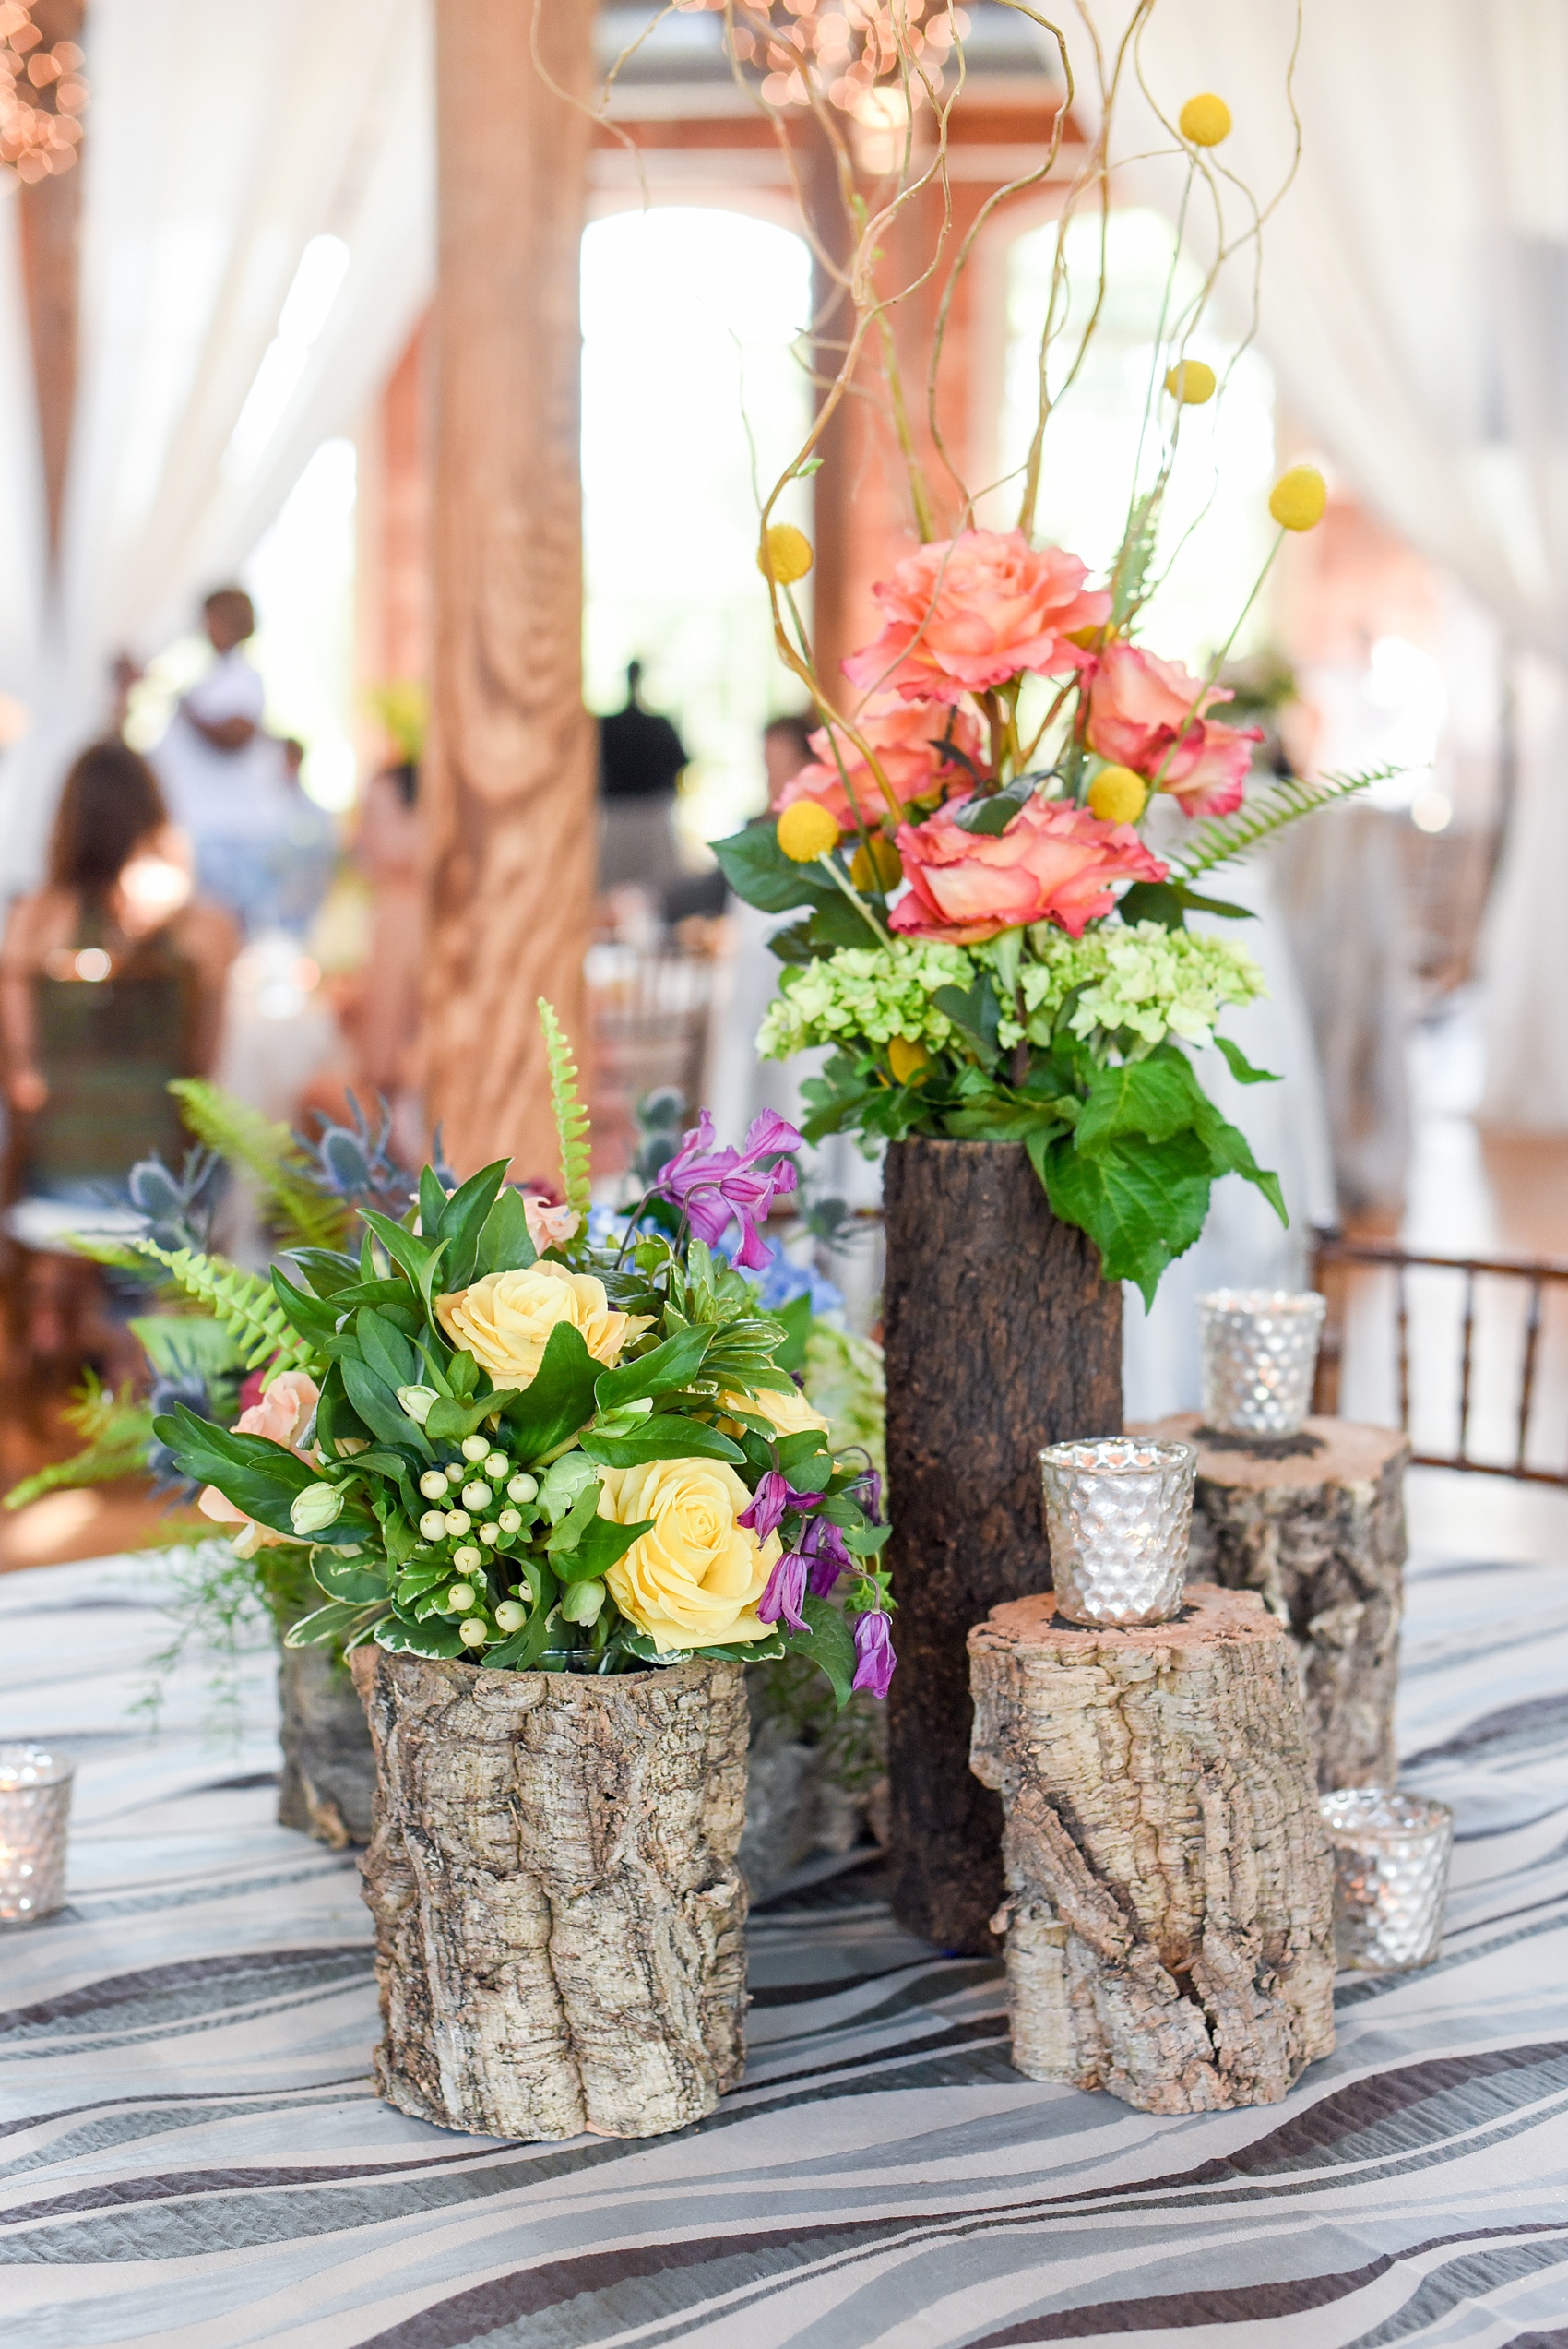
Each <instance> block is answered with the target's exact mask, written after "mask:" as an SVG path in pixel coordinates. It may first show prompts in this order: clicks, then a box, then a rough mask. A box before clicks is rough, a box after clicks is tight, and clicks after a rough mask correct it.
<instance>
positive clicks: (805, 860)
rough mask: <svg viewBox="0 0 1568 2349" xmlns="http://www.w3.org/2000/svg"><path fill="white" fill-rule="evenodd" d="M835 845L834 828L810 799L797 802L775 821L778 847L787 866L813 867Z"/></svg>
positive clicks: (829, 817)
mask: <svg viewBox="0 0 1568 2349" xmlns="http://www.w3.org/2000/svg"><path fill="white" fill-rule="evenodd" d="M837 844H838V827H837V824H836V823H835V821H834V819H833V817H831V816H830V815H829V814H828V812H827V810H826V807H824V806H822V805H820V804H819V803H818V802H817V801H816V800H814V799H797V800H793V801H791V803H790V805H789V806H788V807H787V808H786V809H785V810H784V813H783V815H782V816H780V817H779V818H778V845H779V847H780V848H781V849H782V850H783V852H784V854H785V855H786V856H787V857H788V858H789V859H790V863H791V864H814V863H815V862H816V859H817V858H818V857H819V856H826V853H827V852H828V850H829V849H830V848H836V847H837Z"/></svg>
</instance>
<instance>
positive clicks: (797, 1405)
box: [719, 1387, 827, 1436]
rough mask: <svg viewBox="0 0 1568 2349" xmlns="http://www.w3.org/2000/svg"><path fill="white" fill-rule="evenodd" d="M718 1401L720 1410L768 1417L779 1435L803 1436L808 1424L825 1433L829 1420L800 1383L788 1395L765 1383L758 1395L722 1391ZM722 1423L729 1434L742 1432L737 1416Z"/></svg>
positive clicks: (758, 1417) (721, 1425)
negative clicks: (807, 1398)
mask: <svg viewBox="0 0 1568 2349" xmlns="http://www.w3.org/2000/svg"><path fill="white" fill-rule="evenodd" d="M719 1408H720V1409H721V1410H724V1409H728V1410H730V1411H743V1412H748V1413H750V1414H751V1416H752V1418H753V1419H766V1421H767V1422H768V1424H769V1425H770V1426H771V1427H772V1428H773V1430H774V1433H775V1434H776V1435H779V1436H800V1435H803V1434H804V1432H805V1430H806V1429H807V1428H808V1427H817V1428H820V1429H821V1430H822V1431H823V1433H824V1434H826V1429H827V1422H826V1419H824V1417H823V1415H822V1413H821V1412H820V1411H814V1410H813V1409H812V1407H811V1405H810V1403H809V1402H807V1401H806V1399H805V1397H804V1395H802V1392H801V1390H800V1389H799V1387H791V1388H790V1392H789V1393H788V1394H787V1395H785V1394H780V1393H778V1392H776V1391H775V1389H773V1388H771V1387H765V1388H764V1389H762V1391H761V1393H760V1394H755V1395H720V1396H719ZM719 1426H720V1428H721V1429H722V1430H723V1432H724V1434H725V1435H727V1436H733V1435H737V1434H738V1433H739V1432H740V1430H739V1423H738V1422H737V1421H735V1420H732V1419H731V1420H729V1421H725V1420H722V1419H721V1420H720V1421H719Z"/></svg>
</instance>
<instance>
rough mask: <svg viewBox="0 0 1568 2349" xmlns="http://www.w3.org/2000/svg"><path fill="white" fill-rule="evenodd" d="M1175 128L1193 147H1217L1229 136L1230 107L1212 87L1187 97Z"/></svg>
mask: <svg viewBox="0 0 1568 2349" xmlns="http://www.w3.org/2000/svg"><path fill="white" fill-rule="evenodd" d="M1176 125H1177V128H1178V129H1179V130H1180V131H1181V134H1182V137H1183V138H1184V139H1186V140H1187V141H1188V142H1189V144H1190V145H1192V146H1194V147H1218V145H1219V144H1220V142H1221V141H1222V140H1223V139H1227V138H1229V136H1230V109H1229V106H1228V105H1227V104H1226V102H1225V101H1224V99H1223V98H1218V97H1216V95H1215V93H1214V91H1213V90H1212V89H1201V90H1199V92H1198V94H1197V96H1196V97H1195V98H1189V99H1188V101H1187V102H1186V104H1185V105H1184V106H1183V107H1182V111H1181V113H1179V114H1178V115H1177V117H1176Z"/></svg>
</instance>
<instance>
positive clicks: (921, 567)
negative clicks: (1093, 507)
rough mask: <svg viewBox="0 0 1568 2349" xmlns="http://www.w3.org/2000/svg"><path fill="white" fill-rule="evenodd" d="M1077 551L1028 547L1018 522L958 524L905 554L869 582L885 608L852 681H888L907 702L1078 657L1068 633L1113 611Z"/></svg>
mask: <svg viewBox="0 0 1568 2349" xmlns="http://www.w3.org/2000/svg"><path fill="white" fill-rule="evenodd" d="M1087 576H1088V574H1087V568H1086V566H1084V565H1083V564H1082V563H1080V562H1079V560H1078V558H1077V556H1076V555H1075V554H1065V553H1063V549H1062V548H1061V547H1059V546H1047V547H1041V548H1040V549H1039V550H1038V551H1037V550H1036V549H1035V548H1034V547H1032V546H1030V544H1029V543H1028V540H1027V539H1026V538H1025V536H1024V533H1023V531H963V532H962V533H961V534H960V535H959V536H958V537H957V538H954V539H939V540H935V541H933V542H932V544H931V545H929V546H922V547H920V548H918V549H917V550H916V552H915V553H914V554H907V555H906V556H905V557H904V560H903V561H902V562H901V563H900V564H899V565H898V566H897V568H896V569H895V571H894V573H893V576H892V578H890V579H882V580H879V581H878V583H877V585H876V586H875V587H874V588H873V590H872V593H873V595H874V596H875V598H876V600H877V602H878V603H879V604H880V605H881V606H882V609H883V611H884V612H885V614H886V615H887V625H886V626H885V628H884V629H883V631H882V634H881V635H880V636H879V637H878V638H877V639H876V642H875V643H874V644H868V645H867V646H866V648H865V650H864V651H863V652H854V653H851V654H850V656H849V660H848V661H846V662H845V663H844V674H845V675H846V676H847V677H849V678H850V679H852V680H853V682H854V683H855V684H856V685H858V686H875V685H881V684H887V685H889V686H896V687H897V691H898V692H899V693H900V694H902V696H903V698H904V699H905V700H906V701H921V700H924V701H957V700H958V699H959V698H960V697H961V696H962V695H964V694H966V693H984V692H985V691H986V690H987V689H988V688H989V687H990V686H1000V685H1005V684H1006V682H1007V680H1008V679H1009V678H1010V677H1016V676H1018V675H1020V674H1022V673H1023V672H1024V671H1025V670H1026V669H1028V670H1037V671H1045V672H1048V673H1049V672H1051V671H1053V670H1063V669H1072V668H1075V667H1078V666H1079V665H1081V663H1082V662H1083V660H1084V658H1085V656H1084V654H1083V653H1082V652H1081V651H1080V650H1079V649H1078V647H1077V646H1076V645H1075V644H1071V643H1069V642H1068V638H1070V637H1072V636H1074V635H1075V634H1076V633H1077V632H1078V631H1079V630H1081V629H1084V628H1097V627H1099V626H1100V624H1101V622H1102V621H1104V620H1107V619H1109V617H1110V615H1111V598H1110V596H1109V595H1107V594H1106V593H1105V592H1104V591H1103V590H1101V589H1098V588H1096V589H1092V590H1090V589H1086V588H1085V586H1084V581H1085V579H1086V578H1087Z"/></svg>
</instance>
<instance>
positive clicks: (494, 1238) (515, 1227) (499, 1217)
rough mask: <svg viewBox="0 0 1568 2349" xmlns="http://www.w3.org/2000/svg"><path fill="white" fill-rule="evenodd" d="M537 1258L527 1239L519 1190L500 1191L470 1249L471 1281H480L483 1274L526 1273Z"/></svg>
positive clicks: (527, 1230) (526, 1221) (524, 1211)
mask: <svg viewBox="0 0 1568 2349" xmlns="http://www.w3.org/2000/svg"><path fill="white" fill-rule="evenodd" d="M537 1257H538V1250H537V1249H536V1248H535V1246H534V1244H533V1242H532V1240H531V1239H530V1238H529V1219H528V1210H526V1208H525V1207H524V1205H523V1197H522V1193H521V1192H520V1191H511V1190H506V1191H503V1192H502V1194H501V1196H500V1198H498V1199H497V1200H496V1202H495V1205H494V1206H493V1208H492V1209H491V1210H490V1213H489V1214H488V1215H487V1216H486V1217H485V1219H484V1223H483V1226H482V1228H481V1232H480V1235H479V1243H478V1246H476V1247H475V1249H474V1269H473V1278H474V1279H475V1280H476V1281H482V1280H483V1279H484V1277H485V1275H486V1273H487V1272H519V1271H523V1270H527V1268H528V1266H529V1265H530V1264H532V1263H534V1262H535V1261H536V1259H537Z"/></svg>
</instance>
